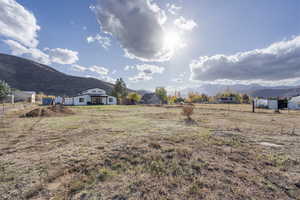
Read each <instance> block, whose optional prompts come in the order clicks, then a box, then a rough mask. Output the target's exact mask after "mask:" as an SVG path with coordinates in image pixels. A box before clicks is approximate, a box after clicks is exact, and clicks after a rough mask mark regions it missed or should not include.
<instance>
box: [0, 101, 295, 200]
mask: <svg viewBox="0 0 300 200" xmlns="http://www.w3.org/2000/svg"><path fill="white" fill-rule="evenodd" d="M24 109H25V110H24ZM28 109H29V107H27V108H23V109H22V110H19V111H16V110H12V111H11V112H9V113H7V114H6V115H5V117H4V118H1V121H0V199H4V200H6V199H34V200H37V199H40V200H41V199H52V200H60V199H80V200H82V199H83V200H87V199H113V200H126V199H145V200H147V199H149V200H150V199H151V200H152V199H170V200H174V199H178V200H181V199H300V198H299V197H300V163H299V162H300V117H299V115H300V112H297V111H290V112H287V111H285V112H282V113H281V114H274V113H273V112H272V111H267V110H258V112H257V113H252V112H251V110H252V109H251V106H250V105H229V106H228V105H196V108H195V110H194V115H193V116H192V118H193V119H194V120H195V123H193V124H188V123H186V122H185V120H184V119H185V118H184V117H183V116H182V115H181V108H180V107H179V106H164V107H159V106H88V107H70V109H72V110H73V112H74V113H75V114H74V115H65V116H54V117H40V118H20V117H19V116H20V115H21V114H23V113H24V112H26V111H27V110H28ZM30 109H31V108H30Z"/></svg>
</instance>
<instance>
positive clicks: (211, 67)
mask: <svg viewBox="0 0 300 200" xmlns="http://www.w3.org/2000/svg"><path fill="white" fill-rule="evenodd" d="M299 63H300V36H298V37H295V38H294V39H291V40H289V41H282V42H277V43H274V44H272V45H270V46H268V47H266V48H264V49H255V50H252V51H246V52H240V53H236V54H234V55H214V56H204V57H200V58H199V59H197V60H193V61H192V62H191V63H190V68H191V72H192V79H193V80H199V81H216V80H233V81H248V82H253V81H254V82H269V83H270V82H274V81H283V80H284V81H285V82H287V81H288V80H289V79H297V78H299V77H300V65H299Z"/></svg>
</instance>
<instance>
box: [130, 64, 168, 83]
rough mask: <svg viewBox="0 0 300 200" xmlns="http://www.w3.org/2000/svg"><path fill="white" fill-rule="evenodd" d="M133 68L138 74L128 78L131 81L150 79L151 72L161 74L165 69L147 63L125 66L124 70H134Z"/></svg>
mask: <svg viewBox="0 0 300 200" xmlns="http://www.w3.org/2000/svg"><path fill="white" fill-rule="evenodd" d="M134 69H136V70H137V71H138V74H137V75H135V76H133V77H130V78H129V80H130V81H132V82H139V81H149V80H152V78H153V77H152V76H153V74H162V73H163V72H164V70H165V68H164V67H159V66H156V65H148V64H141V65H135V66H126V67H125V70H134Z"/></svg>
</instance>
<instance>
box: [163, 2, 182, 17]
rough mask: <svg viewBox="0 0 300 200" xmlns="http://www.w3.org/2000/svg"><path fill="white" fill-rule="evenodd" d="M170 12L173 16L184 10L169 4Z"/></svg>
mask: <svg viewBox="0 0 300 200" xmlns="http://www.w3.org/2000/svg"><path fill="white" fill-rule="evenodd" d="M167 9H168V12H169V13H171V14H172V15H177V14H178V12H179V11H180V10H181V9H182V7H180V6H176V5H175V4H171V3H167Z"/></svg>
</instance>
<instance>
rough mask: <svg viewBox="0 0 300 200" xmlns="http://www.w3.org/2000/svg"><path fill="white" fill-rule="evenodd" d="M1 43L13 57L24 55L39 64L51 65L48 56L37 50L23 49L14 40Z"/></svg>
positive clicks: (23, 47)
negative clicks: (6, 46)
mask: <svg viewBox="0 0 300 200" xmlns="http://www.w3.org/2000/svg"><path fill="white" fill-rule="evenodd" d="M3 42H4V43H5V44H7V45H8V46H9V48H10V49H11V52H12V54H13V55H15V56H23V55H25V56H28V57H29V58H31V59H33V60H35V61H36V62H40V63H42V64H45V65H48V64H50V63H51V61H50V58H49V56H48V55H47V54H45V53H44V52H42V51H41V50H39V49H37V48H28V47H25V46H23V45H22V44H20V43H19V42H17V41H14V40H4V41H3Z"/></svg>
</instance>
